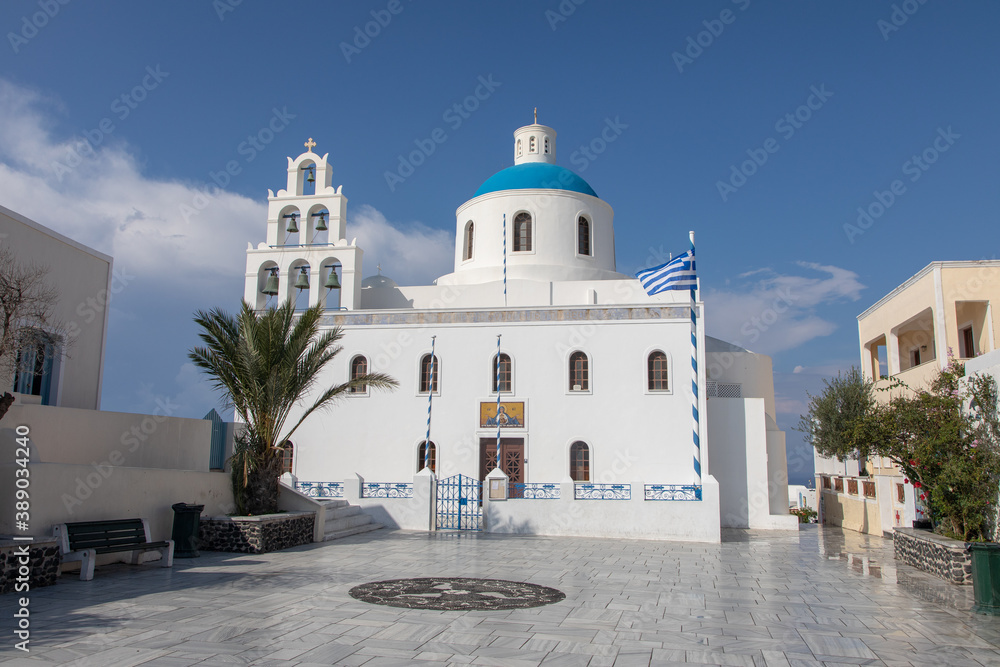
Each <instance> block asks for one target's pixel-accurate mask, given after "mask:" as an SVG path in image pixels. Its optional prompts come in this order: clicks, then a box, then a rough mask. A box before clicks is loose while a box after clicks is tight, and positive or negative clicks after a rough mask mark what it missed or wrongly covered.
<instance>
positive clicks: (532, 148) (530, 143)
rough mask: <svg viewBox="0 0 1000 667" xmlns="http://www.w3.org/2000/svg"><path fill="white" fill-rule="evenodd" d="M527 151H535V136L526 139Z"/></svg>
mask: <svg viewBox="0 0 1000 667" xmlns="http://www.w3.org/2000/svg"><path fill="white" fill-rule="evenodd" d="M528 152H529V153H534V152H536V151H535V137H534V136H532V137H531V139H530V140H529V141H528Z"/></svg>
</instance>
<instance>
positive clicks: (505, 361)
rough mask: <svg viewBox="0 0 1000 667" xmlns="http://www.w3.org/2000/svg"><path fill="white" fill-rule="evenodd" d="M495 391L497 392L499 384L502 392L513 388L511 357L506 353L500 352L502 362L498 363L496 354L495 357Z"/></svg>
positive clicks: (493, 370)
mask: <svg viewBox="0 0 1000 667" xmlns="http://www.w3.org/2000/svg"><path fill="white" fill-rule="evenodd" d="M491 370H492V375H493V391H494V392H496V390H497V384H498V383H499V385H500V391H501V392H510V390H511V379H512V375H511V363H510V357H509V356H508V355H506V354H504V353H502V352H501V353H500V362H499V363H497V358H496V356H494V357H493V368H492V369H491Z"/></svg>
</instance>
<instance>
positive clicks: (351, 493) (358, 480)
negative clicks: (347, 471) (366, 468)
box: [344, 473, 365, 505]
mask: <svg viewBox="0 0 1000 667" xmlns="http://www.w3.org/2000/svg"><path fill="white" fill-rule="evenodd" d="M364 483H365V478H364V477H362V476H361V475H359V474H358V473H354V474H353V475H348V476H347V477H345V478H344V500H346V501H347V502H348V503H350V504H351V505H357V504H359V502H360V501H361V496H362V495H363V493H362V491H361V485H362V484H364Z"/></svg>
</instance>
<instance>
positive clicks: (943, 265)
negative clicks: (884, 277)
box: [857, 259, 1000, 321]
mask: <svg viewBox="0 0 1000 667" xmlns="http://www.w3.org/2000/svg"><path fill="white" fill-rule="evenodd" d="M972 266H998V267H1000V260H997V259H966V260H951V261H937V262H931V263H930V264H928V265H927V266H925V267H924V268H922V269H920V270H919V271H917V272H916V273H914V274H913V275H912V276H910V277H909V278H907V279H906V280H905V281H904V282H903V283H902V284H901V285H899V286H898V287H896V288H895V289H894V290H892V291H891V292H889V293H888V294H886V295H885V296H883V297H882V298H881V299H879V300H878V301H876V302H875V303H873V304H872V305H871V306H869V307H868V308H866V309H865V310H864V312H862V313H861V314H860V315H858V318H857V319H858V321H861V320H862V319H864V318H865V317H868V316H869V315H870V314H871V313H872V312H873V311H874V310H876V309H878V308H880V307H881V306H883V305H885V303H886V302H888V301H889V300H890V299H892V298H894V297H895V296H897V295H898V294H900V293H902V292H904V291H905V290H907V289H909V288H910V287H911V286H913V284H914V283H916V282H917V281H918V280H920V279H921V278H923V277H924V276H926V275H927V274H929V273H930V272H931V271H933V270H934V269H935V268H940V269H964V268H968V267H972Z"/></svg>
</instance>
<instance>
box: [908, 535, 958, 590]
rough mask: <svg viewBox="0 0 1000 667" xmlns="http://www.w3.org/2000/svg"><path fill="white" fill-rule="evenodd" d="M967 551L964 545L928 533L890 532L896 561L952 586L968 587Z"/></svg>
mask: <svg viewBox="0 0 1000 667" xmlns="http://www.w3.org/2000/svg"><path fill="white" fill-rule="evenodd" d="M968 548H969V543H968V542H962V541H961V540H953V539H951V538H948V537H944V536H942V535H935V534H934V533H932V532H930V531H929V530H918V529H916V528H896V529H894V530H893V535H892V550H893V555H894V556H895V558H896V560H898V561H902V562H904V563H906V564H907V565H912V566H913V567H915V568H917V569H918V570H923V571H924V572H929V573H930V574H933V575H934V576H936V577H940V578H942V579H944V580H945V581H949V582H951V583H953V584H960V585H971V584H972V556H971V555H970V554H969V552H968V551H967V549H968Z"/></svg>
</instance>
